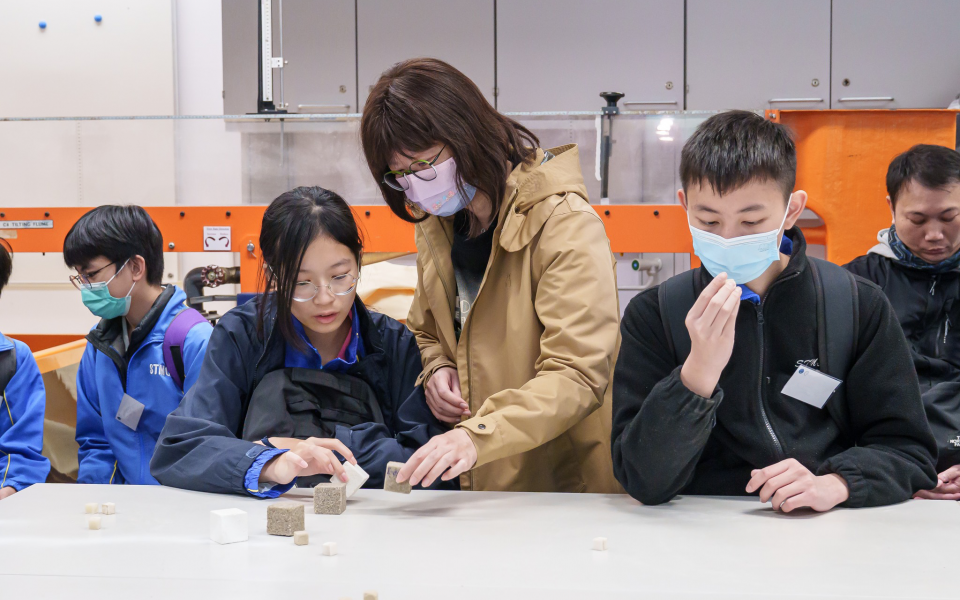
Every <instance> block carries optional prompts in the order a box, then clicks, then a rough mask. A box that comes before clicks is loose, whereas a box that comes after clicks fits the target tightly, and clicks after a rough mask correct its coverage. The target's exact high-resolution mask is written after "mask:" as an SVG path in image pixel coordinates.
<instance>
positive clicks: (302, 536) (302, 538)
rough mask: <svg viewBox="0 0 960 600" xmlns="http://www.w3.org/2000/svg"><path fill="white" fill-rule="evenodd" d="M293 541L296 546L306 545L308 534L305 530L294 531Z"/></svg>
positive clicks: (308, 540)
mask: <svg viewBox="0 0 960 600" xmlns="http://www.w3.org/2000/svg"><path fill="white" fill-rule="evenodd" d="M293 543H294V544H296V545H298V546H306V545H307V544H309V543H310V534H308V533H307V532H306V531H294V532H293Z"/></svg>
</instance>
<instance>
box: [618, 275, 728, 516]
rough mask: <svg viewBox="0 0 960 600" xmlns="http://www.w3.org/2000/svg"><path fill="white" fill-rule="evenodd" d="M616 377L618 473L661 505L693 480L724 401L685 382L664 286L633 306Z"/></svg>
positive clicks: (632, 489)
mask: <svg viewBox="0 0 960 600" xmlns="http://www.w3.org/2000/svg"><path fill="white" fill-rule="evenodd" d="M620 333H621V336H622V338H623V339H622V342H621V346H620V356H619V358H618V359H617V366H616V369H614V375H613V432H612V449H613V470H614V474H615V475H616V477H617V480H618V481H619V482H620V484H621V485H623V487H624V488H625V489H626V490H627V492H629V493H630V495H631V496H633V497H634V498H636V499H637V500H639V501H640V502H643V503H644V504H661V503H663V502H667V501H669V500H670V499H672V498H673V497H674V496H676V495H677V494H678V493H680V491H681V490H683V488H684V487H685V486H686V485H687V484H688V483H689V482H690V481H691V479H693V475H694V469H695V468H696V466H697V462H698V461H699V459H700V455H701V454H702V452H703V449H704V447H705V446H706V444H707V440H708V439H709V438H710V432H711V430H712V429H713V426H714V424H715V423H716V416H715V415H716V410H717V407H718V406H719V405H720V401H721V400H722V398H723V392H722V391H721V390H719V388H718V389H717V390H716V391H715V392H714V395H713V397H712V398H703V397H701V396H698V395H696V394H694V393H693V392H691V391H690V390H688V389H687V388H686V386H684V385H683V383H682V382H681V381H680V366H681V365H679V364H677V361H676V359H675V358H674V356H673V355H672V353H671V352H670V350H669V346H668V345H667V341H666V334H665V332H664V330H663V324H662V322H661V319H660V308H659V301H658V298H657V288H654V289H651V290H647V291H645V292H643V293H641V294H639V295H637V296H636V297H634V299H633V300H632V301H631V302H630V304H629V305H628V306H627V309H626V311H625V313H624V316H623V321H622V322H621V324H620Z"/></svg>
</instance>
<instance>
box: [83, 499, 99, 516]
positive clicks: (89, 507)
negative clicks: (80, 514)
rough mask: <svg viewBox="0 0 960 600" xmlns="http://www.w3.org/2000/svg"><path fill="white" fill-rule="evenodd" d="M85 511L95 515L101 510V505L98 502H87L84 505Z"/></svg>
mask: <svg viewBox="0 0 960 600" xmlns="http://www.w3.org/2000/svg"><path fill="white" fill-rule="evenodd" d="M83 510H84V512H86V513H87V514H88V515H93V514H96V513H98V512H100V505H99V504H97V503H96V502H87V503H86V504H85V505H84V507H83Z"/></svg>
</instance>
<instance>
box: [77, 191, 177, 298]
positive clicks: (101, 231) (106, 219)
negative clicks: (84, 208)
mask: <svg viewBox="0 0 960 600" xmlns="http://www.w3.org/2000/svg"><path fill="white" fill-rule="evenodd" d="M138 254H139V255H140V256H142V257H143V260H144V262H145V263H146V266H147V283H149V284H150V285H160V282H161V281H162V279H163V234H161V233H160V229H159V228H158V227H157V224H156V223H154V222H153V219H151V218H150V215H148V214H147V211H145V210H143V208H141V207H139V206H114V205H104V206H98V207H97V208H95V209H93V210H91V211H90V212H88V213H87V214H85V215H83V216H82V217H80V220H78V221H77V222H76V223H74V224H73V227H71V228H70V231H68V232H67V237H66V238H64V240H63V262H65V263H67V266H68V267H71V268H82V267H85V266H86V265H88V264H89V263H90V261H91V260H93V259H95V258H96V257H98V256H105V257H106V258H107V260H109V261H110V262H111V263H116V265H117V269H119V268H120V267H121V265H122V264H123V263H124V262H125V261H127V260H129V259H131V258H133V257H134V256H137V255H138Z"/></svg>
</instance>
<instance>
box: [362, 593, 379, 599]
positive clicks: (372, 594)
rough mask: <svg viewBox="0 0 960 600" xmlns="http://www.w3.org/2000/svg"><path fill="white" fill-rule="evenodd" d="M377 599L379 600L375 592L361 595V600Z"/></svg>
mask: <svg viewBox="0 0 960 600" xmlns="http://www.w3.org/2000/svg"><path fill="white" fill-rule="evenodd" d="M379 599H380V595H379V594H377V593H376V592H364V593H363V600H379Z"/></svg>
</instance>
